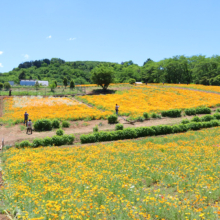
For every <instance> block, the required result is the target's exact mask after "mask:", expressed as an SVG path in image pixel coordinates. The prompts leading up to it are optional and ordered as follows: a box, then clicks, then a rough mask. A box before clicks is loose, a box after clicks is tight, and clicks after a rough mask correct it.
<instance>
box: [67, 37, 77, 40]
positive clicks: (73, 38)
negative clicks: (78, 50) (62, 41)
mask: <svg viewBox="0 0 220 220" xmlns="http://www.w3.org/2000/svg"><path fill="white" fill-rule="evenodd" d="M68 40H76V38H75V37H72V38H71V37H70V38H69V39H68Z"/></svg>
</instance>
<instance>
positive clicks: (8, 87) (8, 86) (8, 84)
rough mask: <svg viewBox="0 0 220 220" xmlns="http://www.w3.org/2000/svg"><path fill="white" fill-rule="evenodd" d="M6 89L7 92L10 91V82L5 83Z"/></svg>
mask: <svg viewBox="0 0 220 220" xmlns="http://www.w3.org/2000/svg"><path fill="white" fill-rule="evenodd" d="M4 88H5V90H9V89H10V88H11V85H10V83H9V82H5V83H4Z"/></svg>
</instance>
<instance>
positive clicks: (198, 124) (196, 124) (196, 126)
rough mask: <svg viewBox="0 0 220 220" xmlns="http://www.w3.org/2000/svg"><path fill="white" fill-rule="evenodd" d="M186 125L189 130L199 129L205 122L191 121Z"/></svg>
mask: <svg viewBox="0 0 220 220" xmlns="http://www.w3.org/2000/svg"><path fill="white" fill-rule="evenodd" d="M186 126H187V128H188V129H189V130H199V129H200V128H202V127H203V124H202V123H201V122H190V123H189V124H187V125H186Z"/></svg>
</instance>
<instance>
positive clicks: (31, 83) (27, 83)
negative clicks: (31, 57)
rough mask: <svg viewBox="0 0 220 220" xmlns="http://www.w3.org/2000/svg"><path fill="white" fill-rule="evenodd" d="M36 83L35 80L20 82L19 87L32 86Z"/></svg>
mask: <svg viewBox="0 0 220 220" xmlns="http://www.w3.org/2000/svg"><path fill="white" fill-rule="evenodd" d="M35 83H36V80H21V81H20V85H21V86H34V85H35Z"/></svg>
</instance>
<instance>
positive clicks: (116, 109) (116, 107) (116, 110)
mask: <svg viewBox="0 0 220 220" xmlns="http://www.w3.org/2000/svg"><path fill="white" fill-rule="evenodd" d="M118 109H119V106H118V104H116V106H115V112H116V115H118Z"/></svg>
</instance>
